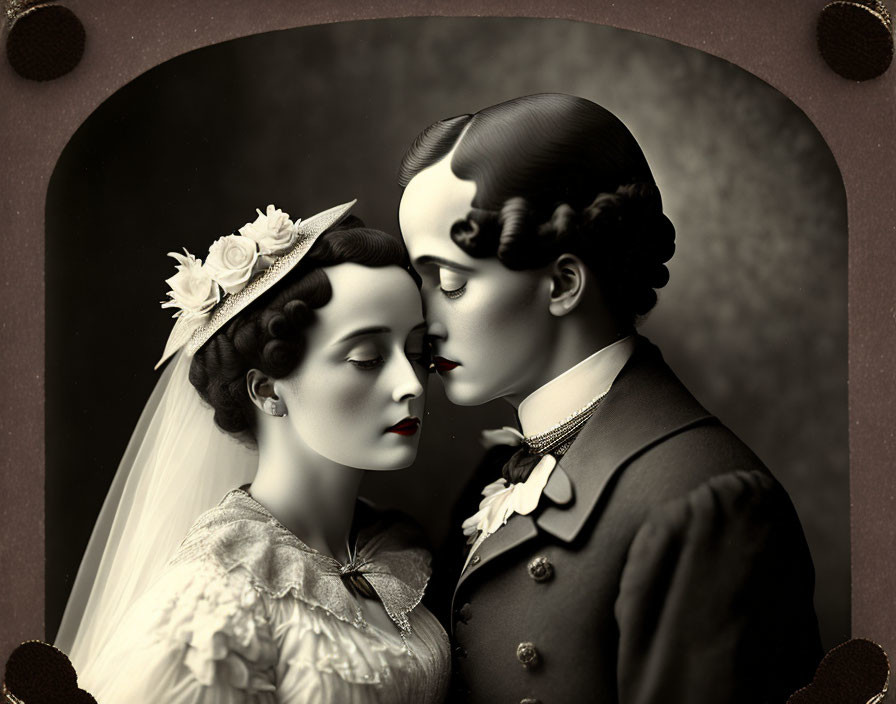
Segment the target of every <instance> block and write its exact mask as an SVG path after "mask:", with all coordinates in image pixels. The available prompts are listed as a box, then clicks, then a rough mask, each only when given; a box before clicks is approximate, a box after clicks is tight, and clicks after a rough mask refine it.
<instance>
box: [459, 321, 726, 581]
mask: <svg viewBox="0 0 896 704" xmlns="http://www.w3.org/2000/svg"><path fill="white" fill-rule="evenodd" d="M712 420H714V419H713V417H712V416H711V415H709V414H708V413H707V412H706V410H705V409H704V408H703V407H702V406H701V405H700V404H699V403H698V402H697V401H696V399H694V397H693V396H691V394H690V392H688V390H687V389H686V388H685V387H684V385H683V384H682V383H681V382H680V381H679V380H678V378H677V377H676V376H675V374H673V373H672V370H671V369H669V367H668V366H666V364H665V362H664V361H663V358H662V355H661V354H660V352H659V350H658V349H657V348H656V347H655V346H654V345H652V344H651V343H650V342H649V341H648V340H647V339H646V338H644V337H640V336H639V337H638V340H637V346H636V348H635V351H634V352H633V353H632V357H631V359H630V360H629V361H628V363H627V364H626V365H625V367H624V368H623V369H622V371H621V372H620V373H619V376H618V377H617V378H616V381H615V382H614V383H613V386H612V388H611V389H610V392H609V393H608V394H607V396H606V397H605V398H604V400H603V401H601V403H600V404H599V405H598V407H597V409H596V410H595V412H594V415H593V416H592V417H591V419H590V420H589V421H588V423H587V424H586V425H585V427H584V428H583V429H582V431H581V432H580V433H579V436H578V437H577V438H576V440H575V442H574V443H573V444H572V445H571V446H570V448H569V451H568V452H567V453H566V454H565V455H564V456H563V458H562V459H561V460H560V462H559V463H558V464H557V466H556V467H555V468H554V471H553V473H552V474H551V479H550V480H549V482H548V485H547V486H546V487H545V496H546V497H547V498H548V499H549V500H550V501H551V502H552V503H551V504H549V505H547V506H546V507H545V508H544V509H543V510H542V511H541V512H540V513H539V514H533V515H529V516H521V515H519V514H514V515H513V516H512V517H511V518H510V520H508V522H507V524H506V525H505V526H503V527H502V528H501V529H500V530H498V531H497V532H496V533H494V534H492V535H490V536H489V537H488V538H486V539H485V540H484V541H483V542H482V544H481V545H480V546H479V548H478V550H477V551H476V555H475V556H474V557H473V558H472V559H471V561H470V563H469V564H468V565H467V567H466V569H465V570H464V571H463V573H462V574H461V575H460V578H459V580H458V583H457V586H456V587H455V590H454V593H455V595H456V594H457V590H458V589H459V588H460V586H461V585H462V584H463V583H464V582H465V581H467V579H469V578H470V576H472V575H473V574H474V573H476V572H478V571H479V570H481V569H482V568H483V567H485V565H487V564H488V563H489V562H491V561H492V560H494V559H495V558H497V557H499V556H500V555H502V554H504V553H505V552H507V551H509V550H511V549H513V548H516V547H517V546H519V545H521V544H523V543H525V542H526V541H528V540H531V539H532V538H534V537H535V536H537V535H538V533H539V529H541V530H543V531H545V532H547V533H550V534H551V535H553V536H554V537H556V538H559V539H560V540H563V541H565V542H572V541H573V540H574V539H575V538H576V536H577V535H578V534H579V533H580V532H581V530H582V527H583V526H584V525H585V522H586V521H587V520H588V518H589V517H590V516H591V514H592V513H593V512H594V510H595V507H596V506H597V504H598V502H599V501H600V498H601V496H603V494H604V492H605V491H606V489H607V487H608V486H609V483H610V479H611V478H612V477H613V475H614V474H615V473H616V471H617V470H618V469H619V468H620V467H622V466H623V465H625V464H626V463H627V462H628V461H629V460H631V459H633V458H634V457H635V456H636V455H638V454H640V453H641V452H643V451H644V450H646V449H647V448H649V447H651V446H652V445H655V444H656V443H658V442H660V441H661V440H663V439H665V438H667V437H669V436H671V435H675V434H676V433H679V432H682V431H683V430H687V429H688V428H690V427H693V426H695V425H700V424H702V423H706V422H710V421H712ZM534 515H537V518H533V516H534ZM476 556H478V558H479V559H478V560H476V559H475V557H476Z"/></svg>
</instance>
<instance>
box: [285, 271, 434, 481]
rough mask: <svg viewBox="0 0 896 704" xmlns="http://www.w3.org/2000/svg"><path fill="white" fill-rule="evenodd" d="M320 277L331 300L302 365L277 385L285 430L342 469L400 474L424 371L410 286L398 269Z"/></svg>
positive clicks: (409, 453) (409, 456)
mask: <svg viewBox="0 0 896 704" xmlns="http://www.w3.org/2000/svg"><path fill="white" fill-rule="evenodd" d="M324 271H325V272H326V274H327V276H328V278H329V279H330V284H331V285H332V288H333V297H332V299H331V300H330V301H329V303H327V304H326V305H325V306H323V307H322V308H320V309H318V310H317V311H316V314H317V315H316V319H315V321H314V322H313V323H312V325H311V326H310V327H309V329H308V331H307V338H306V339H307V346H306V350H305V355H304V356H303V358H302V363H301V364H300V365H299V366H298V368H297V369H296V370H295V371H294V372H293V373H292V374H291V375H289V376H288V377H285V378H284V379H279V380H277V381H275V382H274V393H275V394H276V395H277V396H278V397H279V398H281V399H282V400H283V401H284V402H285V403H286V408H287V416H286V418H285V420H286V421H288V422H289V423H291V425H292V427H293V428H294V430H295V432H296V433H297V434H298V435H299V436H300V438H301V440H302V442H304V444H305V445H307V446H308V447H310V448H311V449H312V450H314V451H315V452H317V453H318V454H320V455H322V456H323V457H326V458H328V459H330V460H332V461H334V462H338V463H339V464H343V465H345V466H348V467H357V468H360V469H372V470H387V469H399V468H401V467H407V466H408V465H409V464H411V463H412V462H413V461H414V457H415V456H416V454H417V444H418V442H419V438H420V433H419V429H420V422H421V420H422V418H423V404H424V396H423V388H424V387H423V382H424V378H425V375H426V369H425V365H426V364H427V363H428V360H427V359H425V357H424V354H423V352H424V349H423V339H424V334H425V326H424V322H423V312H422V306H421V303H420V294H419V292H418V290H417V286H416V285H415V284H414V281H413V280H412V279H411V277H410V275H409V274H408V273H407V272H406V271H404V270H402V269H400V268H399V267H396V266H389V267H381V268H370V267H365V266H361V265H359V264H350V263H346V264H339V265H336V266H332V267H327V268H326V269H324Z"/></svg>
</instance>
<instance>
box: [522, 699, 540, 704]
mask: <svg viewBox="0 0 896 704" xmlns="http://www.w3.org/2000/svg"><path fill="white" fill-rule="evenodd" d="M520 704H541V699H533V698H532V697H526V698H525V699H520Z"/></svg>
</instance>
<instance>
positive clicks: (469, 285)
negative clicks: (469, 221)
mask: <svg viewBox="0 0 896 704" xmlns="http://www.w3.org/2000/svg"><path fill="white" fill-rule="evenodd" d="M450 163H451V154H448V155H447V156H446V157H445V158H443V159H442V160H440V161H438V162H437V163H435V164H433V165H432V166H429V167H427V168H426V169H424V170H423V171H421V172H420V173H418V174H417V175H416V176H415V177H414V178H413V179H411V182H410V183H409V184H408V186H407V188H406V189H405V191H404V195H403V196H402V199H401V204H400V206H399V215H398V217H399V223H400V226H401V233H402V236H403V237H404V241H405V244H406V245H407V248H408V251H409V253H410V256H411V263H412V265H413V266H414V268H415V269H416V270H417V272H418V273H419V274H420V277H421V278H422V279H423V287H422V295H423V302H424V308H425V315H426V321H427V324H428V326H429V334H430V335H431V336H432V337H433V354H434V355H435V363H436V370H437V371H438V372H439V375H440V376H441V378H442V381H443V383H444V385H445V393H446V395H447V396H448V398H449V400H451V402H452V403H455V404H458V405H461V406H476V405H479V404H483V403H487V402H488V401H491V400H493V399H496V398H508V399H509V400H514V399H515V398H516V399H521V398H523V397H525V396H526V395H528V394H529V393H531V392H532V391H534V390H535V388H537V387H538V386H539V385H540V378H541V372H543V370H544V369H545V368H547V366H548V362H549V359H550V357H551V355H552V351H553V344H552V342H553V340H554V333H555V323H556V318H554V317H553V316H552V315H551V314H550V311H549V307H548V306H549V301H550V295H551V280H550V276H549V275H548V273H547V269H546V268H545V269H533V270H526V271H512V270H510V269H508V268H507V267H505V266H504V265H503V264H502V263H501V262H500V261H498V259H497V258H495V257H488V258H484V259H474V258H473V257H471V256H469V255H468V254H467V253H466V252H464V251H463V250H462V249H461V248H460V247H458V246H457V245H456V244H455V243H454V242H453V241H452V240H451V236H450V231H451V226H452V225H453V224H454V223H455V222H456V221H458V220H463V219H465V218H466V217H467V214H468V213H469V212H470V207H471V203H472V201H473V198H474V196H475V194H476V184H475V183H474V182H473V181H465V180H462V179H460V178H458V177H457V176H455V175H454V173H453V172H452V171H451V167H450Z"/></svg>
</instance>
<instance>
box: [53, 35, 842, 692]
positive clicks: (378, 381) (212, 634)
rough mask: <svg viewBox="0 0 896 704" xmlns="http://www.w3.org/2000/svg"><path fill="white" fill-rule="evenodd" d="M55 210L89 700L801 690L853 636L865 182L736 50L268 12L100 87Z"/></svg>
mask: <svg viewBox="0 0 896 704" xmlns="http://www.w3.org/2000/svg"><path fill="white" fill-rule="evenodd" d="M46 214H47V241H46V267H47V281H46V286H47V325H46V330H47V347H46V350H47V359H48V363H47V366H48V369H50V370H52V371H51V372H50V373H48V375H47V382H46V383H47V406H46V408H47V416H46V417H47V438H48V440H47V444H46V457H47V471H46V496H47V514H46V522H47V535H46V544H47V559H46V562H47V566H46V569H47V578H46V592H47V601H46V619H47V632H48V634H50V633H53V632H57V635H56V638H55V644H56V645H57V647H59V648H60V649H61V650H63V651H64V652H66V653H68V654H69V655H70V656H71V659H72V662H73V664H74V665H75V668H76V670H77V671H78V673H79V682H80V683H81V686H83V687H84V688H86V689H87V690H88V691H90V692H91V693H93V694H94V696H96V697H97V700H98V701H102V702H118V701H122V702H124V701H135V700H138V699H139V698H140V696H149V695H150V694H151V695H152V698H154V699H160V698H164V699H165V700H167V701H184V702H186V701H198V700H200V699H202V697H211V700H213V701H219V700H220V701H296V702H299V701H333V702H345V701H359V702H360V701H383V702H399V701H407V702H440V701H444V700H445V699H446V697H448V698H449V700H450V701H490V702H494V701H505V700H506V701H519V700H520V699H521V698H525V697H530V700H538V701H581V700H582V697H586V695H587V697H594V698H595V699H597V700H605V699H609V700H618V701H626V702H627V701H632V702H635V701H649V700H650V696H651V692H659V691H666V692H670V693H675V694H670V696H671V700H672V701H700V700H702V698H703V697H704V696H705V695H706V694H707V693H709V692H712V691H720V690H727V689H736V690H738V691H739V692H740V694H739V697H740V699H738V701H740V700H743V701H760V700H768V701H784V700H785V699H786V697H787V695H789V694H790V693H792V692H793V691H795V690H796V689H798V688H799V687H801V686H803V685H805V684H807V683H808V682H810V681H811V678H812V675H813V673H814V671H815V668H816V666H817V665H818V662H819V660H820V659H821V655H822V654H823V652H824V650H827V649H828V648H830V647H832V646H833V645H836V644H837V643H839V642H842V641H843V640H845V639H846V638H848V635H849V598H850V593H849V493H848V486H849V485H848V446H847V403H846V391H847V386H846V381H847V377H846V359H847V358H846V342H847V305H846V254H847V253H846V249H847V233H846V202H845V195H844V189H843V184H842V180H841V177H840V173H839V170H838V168H837V165H836V163H835V161H834V159H833V157H832V155H831V152H830V149H829V148H828V147H827V145H826V143H825V141H824V140H823V139H822V137H821V136H820V135H819V133H818V131H817V130H816V129H815V127H814V126H813V125H812V123H811V122H810V121H809V120H808V119H807V118H806V116H805V115H804V114H803V112H802V111H801V110H800V109H799V108H797V107H796V106H795V105H794V104H793V103H792V102H790V101H789V100H788V99H787V98H786V97H785V96H783V95H782V94H780V93H779V92H777V91H776V90H775V89H773V88H771V87H770V86H769V85H767V84H765V83H763V82H762V81H761V80H759V79H757V78H756V77H755V76H752V75H751V74H749V73H747V72H746V71H744V70H742V69H740V68H738V67H736V66H734V65H732V64H729V63H727V62H725V61H722V60H720V59H717V58H715V57H712V56H710V55H708V54H705V53H702V52H700V51H698V50H694V49H688V48H685V47H683V46H681V45H677V44H674V43H672V42H668V41H665V40H661V39H657V38H653V37H649V36H646V35H643V34H639V33H636V32H630V31H624V30H618V29H613V28H609V27H601V26H595V25H590V24H585V23H578V22H569V21H558V20H526V19H494V18H493V19H473V18H469V19H448V18H429V19H405V20H381V21H372V22H349V23H340V24H335V25H329V26H319V27H308V28H298V29H294V30H287V31H280V32H269V33H264V34H261V35H256V36H252V37H246V38H241V39H236V40H233V41H230V42H226V43H223V44H218V45H215V46H211V47H206V48H203V49H199V50H196V51H193V52H190V53H188V54H185V55H183V56H179V57H177V58H174V59H172V60H170V61H168V62H166V63H163V64H161V65H160V66H157V67H156V68H154V69H152V70H150V71H149V72H147V73H146V74H144V75H142V76H140V77H138V78H137V79H135V80H134V81H132V82H131V83H129V84H128V85H126V86H125V87H123V88H122V89H120V90H119V91H118V92H116V93H115V94H114V95H113V96H112V97H111V98H109V99H108V100H107V101H105V102H104V103H103V104H102V105H101V106H100V107H99V108H98V109H97V110H96V111H95V112H94V113H93V114H92V115H91V116H90V117H89V118H88V119H87V120H86V121H85V122H84V123H83V125H82V126H81V127H80V129H78V131H77V132H76V133H75V134H74V135H73V137H72V138H71V140H70V141H69V143H68V145H67V146H66V148H65V150H64V152H63V153H62V156H61V157H60V159H59V161H58V164H57V166H56V168H55V170H54V172H53V175H52V178H51V181H50V188H49V191H48V195H47V210H46ZM166 255H167V256H166ZM73 291H77V292H78V294H77V295H76V296H73V295H72V292H73ZM160 302H161V305H160ZM172 313H173V314H174V317H173V319H172ZM155 367H158V368H155ZM673 370H674V371H673ZM396 470H400V471H396ZM757 671H759V672H761V673H762V675H761V676H757V675H756V672H757Z"/></svg>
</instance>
